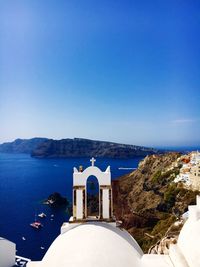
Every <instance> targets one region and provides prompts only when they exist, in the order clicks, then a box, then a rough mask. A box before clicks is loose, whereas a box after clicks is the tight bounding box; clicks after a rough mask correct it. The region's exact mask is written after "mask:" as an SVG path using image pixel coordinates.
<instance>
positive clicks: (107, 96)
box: [0, 0, 200, 146]
mask: <svg viewBox="0 0 200 267" xmlns="http://www.w3.org/2000/svg"><path fill="white" fill-rule="evenodd" d="M199 25H200V1H199V0H196V1H195V0H190V1H188V0H162V1H160V0H157V1H156V0H152V1H150V0H146V1H145V0H137V1H136V0H132V1H131V0H130V1H125V0H121V1H118V0H102V1H95V0H91V1H87V0H82V1H76V0H70V1H68V0H59V1H56V0H34V1H33V0H24V1H23V0H13V1H11V0H6V1H1V2H0V125H1V126H0V143H1V142H4V141H10V140H13V139H15V138H17V137H20V138H30V137H34V136H43V137H49V138H56V139H61V138H67V137H71V138H72V137H84V138H91V139H98V140H109V141H115V142H122V143H130V144H137V145H148V146H160V145H169V146H174V145H176V146H178V145H199V144H200V26H199Z"/></svg>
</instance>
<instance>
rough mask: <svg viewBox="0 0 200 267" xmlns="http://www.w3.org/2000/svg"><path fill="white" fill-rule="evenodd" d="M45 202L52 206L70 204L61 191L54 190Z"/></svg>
mask: <svg viewBox="0 0 200 267" xmlns="http://www.w3.org/2000/svg"><path fill="white" fill-rule="evenodd" d="M43 204H47V205H50V206H51V207H55V208H56V207H63V206H68V205H69V201H68V200H67V198H65V197H62V196H61V195H60V193H57V192H54V193H52V194H51V195H49V197H48V198H47V200H45V201H44V202H43Z"/></svg>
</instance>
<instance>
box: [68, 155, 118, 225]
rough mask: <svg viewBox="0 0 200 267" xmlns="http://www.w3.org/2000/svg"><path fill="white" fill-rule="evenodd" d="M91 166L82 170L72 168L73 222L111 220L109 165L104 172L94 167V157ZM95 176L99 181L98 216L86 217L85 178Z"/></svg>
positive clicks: (111, 204)
mask: <svg viewBox="0 0 200 267" xmlns="http://www.w3.org/2000/svg"><path fill="white" fill-rule="evenodd" d="M90 161H91V166H90V167H88V168H87V169H85V170H84V171H83V172H82V171H78V170H77V169H76V168H74V173H73V222H74V221H88V220H93V219H94V220H106V221H113V203H112V187H111V173H110V166H108V167H107V169H106V171H105V172H102V171H101V170H100V169H99V168H98V167H96V166H95V165H94V164H95V161H96V160H95V159H94V158H92V159H91V160H90ZM91 175H92V176H95V177H96V178H97V180H98V183H99V216H97V217H94V218H92V217H88V214H87V187H86V184H87V179H88V177H89V176H91Z"/></svg>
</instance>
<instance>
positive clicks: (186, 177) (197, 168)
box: [174, 151, 200, 190]
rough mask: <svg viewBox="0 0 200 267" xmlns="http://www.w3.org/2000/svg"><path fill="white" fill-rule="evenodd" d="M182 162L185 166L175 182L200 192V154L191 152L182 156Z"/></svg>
mask: <svg viewBox="0 0 200 267" xmlns="http://www.w3.org/2000/svg"><path fill="white" fill-rule="evenodd" d="M181 160H182V162H183V166H182V168H181V169H180V173H179V175H177V177H176V178H175V179H174V182H175V183H178V182H182V183H184V184H185V186H186V187H188V188H191V189H193V190H200V153H199V152H198V151H195V152H191V153H189V154H188V155H184V156H181Z"/></svg>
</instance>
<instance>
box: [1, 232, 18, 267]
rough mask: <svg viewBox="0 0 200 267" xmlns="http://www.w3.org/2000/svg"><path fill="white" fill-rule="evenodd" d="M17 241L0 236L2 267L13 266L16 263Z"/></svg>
mask: <svg viewBox="0 0 200 267" xmlns="http://www.w3.org/2000/svg"><path fill="white" fill-rule="evenodd" d="M15 252H16V245H15V243H13V242H11V241H9V240H7V239H5V238H2V237H0V267H12V266H14V265H15Z"/></svg>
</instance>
